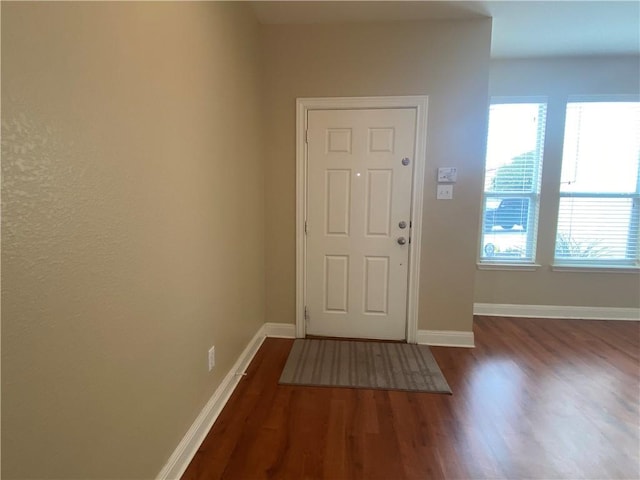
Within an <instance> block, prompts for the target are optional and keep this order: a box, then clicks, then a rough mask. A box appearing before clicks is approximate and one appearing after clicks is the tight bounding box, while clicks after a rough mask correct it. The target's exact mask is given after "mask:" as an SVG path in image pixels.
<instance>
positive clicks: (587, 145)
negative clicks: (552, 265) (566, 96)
mask: <svg viewBox="0 0 640 480" xmlns="http://www.w3.org/2000/svg"><path fill="white" fill-rule="evenodd" d="M639 162H640V103H639V102H600V101H598V102H581V101H571V99H570V101H569V102H568V103H567V111H566V121H565V134H564V149H563V157H562V174H561V186H560V206H559V210H558V228H557V236H556V248H555V257H556V263H558V264H571V263H573V264H580V263H582V264H592V265H598V264H602V265H611V264H614V265H615V264H624V265H634V266H635V265H638V252H639V238H640V235H639V232H640V228H639V226H640V222H639V220H640V170H639Z"/></svg>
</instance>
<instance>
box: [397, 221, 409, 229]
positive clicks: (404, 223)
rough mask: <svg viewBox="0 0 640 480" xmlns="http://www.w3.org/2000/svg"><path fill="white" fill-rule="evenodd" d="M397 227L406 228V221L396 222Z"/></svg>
mask: <svg viewBox="0 0 640 480" xmlns="http://www.w3.org/2000/svg"><path fill="white" fill-rule="evenodd" d="M398 227H400V228H407V222H405V221H404V220H402V221H401V222H400V223H398Z"/></svg>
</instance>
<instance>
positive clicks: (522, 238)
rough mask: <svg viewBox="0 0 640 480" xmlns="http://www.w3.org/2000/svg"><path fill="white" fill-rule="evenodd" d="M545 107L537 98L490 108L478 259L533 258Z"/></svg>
mask: <svg viewBox="0 0 640 480" xmlns="http://www.w3.org/2000/svg"><path fill="white" fill-rule="evenodd" d="M546 110H547V107H546V103H541V102H528V103H498V101H497V100H494V102H493V103H492V105H491V107H490V110H489V135H488V139H487V158H486V167H485V185H484V201H483V216H482V234H481V242H480V261H481V262H486V263H491V262H497V263H531V262H533V261H534V259H535V250H536V245H535V244H536V232H537V226H538V200H539V194H540V173H541V169H542V156H543V148H544V131H545V124H546Z"/></svg>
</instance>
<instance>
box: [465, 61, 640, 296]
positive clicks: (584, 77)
mask: <svg viewBox="0 0 640 480" xmlns="http://www.w3.org/2000/svg"><path fill="white" fill-rule="evenodd" d="M639 90H640V63H639V59H638V57H609V58H559V59H547V60H501V61H493V62H492V63H491V76H490V92H491V95H496V96H523V95H543V96H547V97H548V110H547V136H546V142H545V155H544V165H543V173H542V189H541V201H540V225H539V231H538V256H537V262H538V263H540V264H541V265H542V267H541V268H540V269H539V270H537V271H535V272H509V271H484V270H483V271H477V273H476V293H475V301H476V302H478V303H498V304H504V303H506V304H523V305H567V306H593V307H627V308H628V307H636V308H637V307H639V306H640V275H638V274H637V273H574V272H557V271H552V270H551V268H550V265H551V264H552V263H553V252H554V245H555V224H556V219H557V210H558V202H559V195H558V189H559V181H560V180H559V178H560V168H561V162H562V134H563V131H564V109H565V102H566V98H567V96H568V95H575V94H578V95H589V94H636V95H637V94H638V93H639Z"/></svg>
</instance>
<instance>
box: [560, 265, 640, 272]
mask: <svg viewBox="0 0 640 480" xmlns="http://www.w3.org/2000/svg"><path fill="white" fill-rule="evenodd" d="M551 270H553V271H554V272H576V273H640V267H631V266H628V265H620V266H615V265H603V266H597V265H551Z"/></svg>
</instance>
